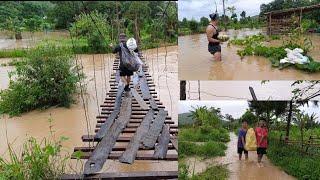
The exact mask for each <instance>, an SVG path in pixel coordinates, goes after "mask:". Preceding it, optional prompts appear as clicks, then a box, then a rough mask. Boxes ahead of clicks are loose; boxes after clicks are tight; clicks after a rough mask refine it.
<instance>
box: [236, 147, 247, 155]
mask: <svg viewBox="0 0 320 180" xmlns="http://www.w3.org/2000/svg"><path fill="white" fill-rule="evenodd" d="M242 152H244V153H245V154H248V151H247V150H245V149H244V148H242V147H238V154H242Z"/></svg>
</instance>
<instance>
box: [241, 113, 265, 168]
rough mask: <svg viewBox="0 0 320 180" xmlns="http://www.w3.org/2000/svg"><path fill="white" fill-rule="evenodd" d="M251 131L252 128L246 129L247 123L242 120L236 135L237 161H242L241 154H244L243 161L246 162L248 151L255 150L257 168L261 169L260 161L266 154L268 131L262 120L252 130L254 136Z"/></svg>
mask: <svg viewBox="0 0 320 180" xmlns="http://www.w3.org/2000/svg"><path fill="white" fill-rule="evenodd" d="M252 131H253V129H252V128H250V129H248V122H247V121H246V120H243V121H242V127H241V128H240V129H239V133H238V154H239V160H241V159H242V153H244V155H245V159H246V160H247V159H248V151H253V150H256V151H257V155H258V166H259V167H262V163H261V160H262V157H263V155H264V154H267V147H268V140H267V138H268V129H267V126H266V121H265V120H264V119H262V120H260V121H259V123H258V126H257V127H256V128H255V130H254V134H253V132H252ZM251 132H252V133H251ZM246 139H247V140H246Z"/></svg>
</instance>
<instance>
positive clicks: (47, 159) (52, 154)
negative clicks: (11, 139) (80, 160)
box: [0, 137, 68, 180]
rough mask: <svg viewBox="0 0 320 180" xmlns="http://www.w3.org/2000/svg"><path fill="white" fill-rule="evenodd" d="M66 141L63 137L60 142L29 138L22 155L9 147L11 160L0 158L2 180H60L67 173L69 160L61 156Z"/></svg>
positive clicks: (0, 176)
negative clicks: (67, 161)
mask: <svg viewBox="0 0 320 180" xmlns="http://www.w3.org/2000/svg"><path fill="white" fill-rule="evenodd" d="M65 140H66V138H64V137H62V138H61V139H60V140H59V141H58V142H53V141H49V140H47V139H44V140H43V141H42V142H37V141H36V139H34V138H29V139H28V141H26V142H25V143H24V145H23V150H22V153H21V155H20V154H18V153H16V152H14V151H13V150H12V148H11V147H10V146H9V160H5V159H2V158H0V179H17V180H24V179H27V180H29V179H30V180H32V179H58V178H59V177H60V176H61V175H62V174H63V173H64V172H65V167H66V160H67V158H68V157H62V156H60V155H59V153H60V152H61V143H62V142H63V141H65Z"/></svg>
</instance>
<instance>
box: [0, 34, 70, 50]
mask: <svg viewBox="0 0 320 180" xmlns="http://www.w3.org/2000/svg"><path fill="white" fill-rule="evenodd" d="M63 37H69V32H68V31H50V32H47V33H45V32H34V33H30V32H23V33H22V39H21V40H16V39H15V38H14V35H13V34H12V33H9V32H5V31H0V49H19V48H30V47H33V46H35V45H36V44H37V43H38V42H40V41H41V40H44V39H60V38H63Z"/></svg>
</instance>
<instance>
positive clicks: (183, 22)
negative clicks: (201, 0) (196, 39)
mask: <svg viewBox="0 0 320 180" xmlns="http://www.w3.org/2000/svg"><path fill="white" fill-rule="evenodd" d="M181 25H182V27H187V26H188V20H187V18H183V19H182V23H181Z"/></svg>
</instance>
